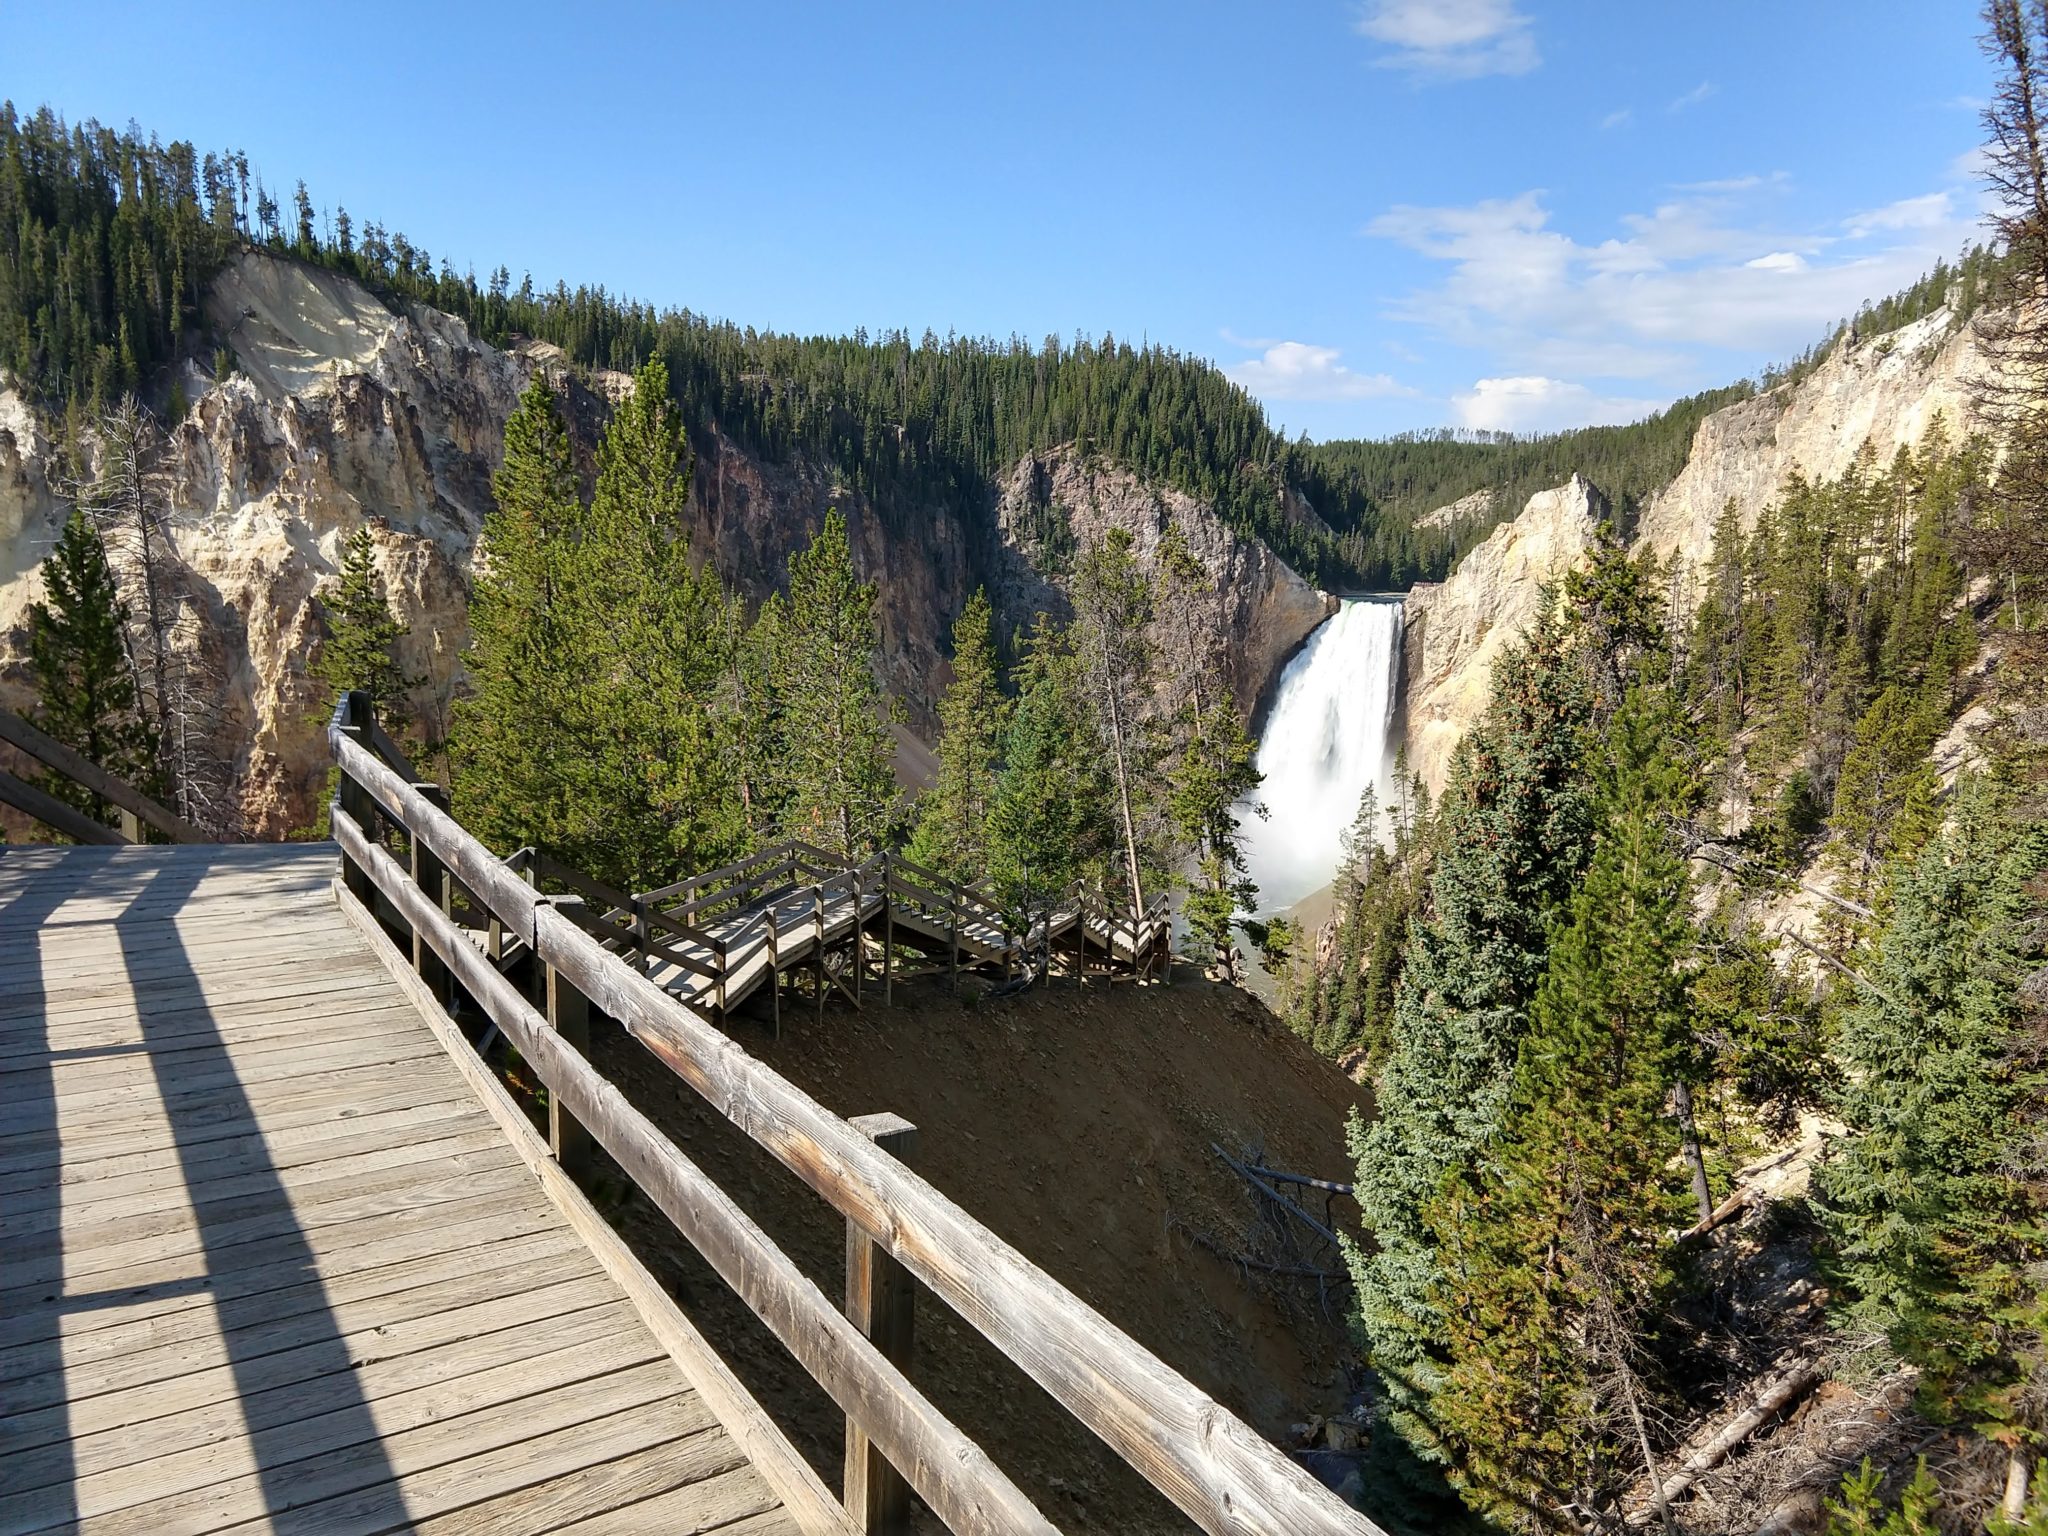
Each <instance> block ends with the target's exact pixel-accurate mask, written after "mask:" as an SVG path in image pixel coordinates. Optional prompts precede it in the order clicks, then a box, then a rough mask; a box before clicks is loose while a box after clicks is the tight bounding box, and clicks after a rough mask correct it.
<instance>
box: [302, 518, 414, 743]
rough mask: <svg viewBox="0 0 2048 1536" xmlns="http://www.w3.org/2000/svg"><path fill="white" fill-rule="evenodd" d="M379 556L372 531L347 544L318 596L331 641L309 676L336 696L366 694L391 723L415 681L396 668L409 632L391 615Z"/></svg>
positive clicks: (351, 538)
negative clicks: (337, 564) (332, 578)
mask: <svg viewBox="0 0 2048 1536" xmlns="http://www.w3.org/2000/svg"><path fill="white" fill-rule="evenodd" d="M375 552H376V544H375V542H374V540H373V539H372V538H371V536H370V530H369V527H368V525H364V526H362V527H359V528H357V529H356V531H355V532H354V533H352V534H350V535H349V537H348V541H347V542H346V543H345V544H343V546H342V551H341V568H340V569H339V570H338V571H337V572H336V573H335V577H334V580H333V581H332V582H331V583H329V584H328V585H327V586H325V587H324V588H322V590H321V593H320V600H321V607H322V608H323V609H324V610H325V616H326V620H327V638H326V640H325V641H324V642H323V643H322V644H321V647H320V654H319V656H318V657H316V658H315V659H314V661H313V664H312V666H311V667H310V668H309V669H308V670H310V671H311V672H312V674H313V676H314V677H316V678H318V679H319V680H320V681H321V682H323V683H325V684H326V685H327V686H328V688H329V689H330V690H332V692H333V693H335V694H337V695H338V694H342V693H347V692H350V691H360V692H363V693H367V694H368V695H369V696H370V698H371V700H372V701H373V702H374V703H375V704H376V705H377V707H378V713H379V714H380V715H381V716H382V717H384V718H385V719H386V720H387V721H389V720H391V719H393V718H394V717H396V718H402V715H401V714H400V711H402V709H403V700H404V697H405V695H406V693H407V692H408V691H409V690H410V689H411V688H412V687H413V686H414V683H415V679H413V678H410V677H408V676H406V674H405V669H404V668H402V667H401V666H400V665H399V664H398V654H397V646H398V643H399V642H400V641H401V640H403V639H404V638H405V636H406V629H405V626H404V625H403V624H401V623H399V622H398V617H397V615H395V614H394V613H392V611H391V604H390V602H389V600H388V599H387V598H386V596H385V591H384V582H383V579H382V578H381V577H380V576H379V575H378V574H377V566H376V553H375Z"/></svg>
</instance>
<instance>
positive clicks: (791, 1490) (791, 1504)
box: [335, 885, 854, 1536]
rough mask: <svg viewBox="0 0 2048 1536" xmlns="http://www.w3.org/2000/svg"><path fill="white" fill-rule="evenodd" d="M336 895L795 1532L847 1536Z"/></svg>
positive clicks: (780, 1442) (779, 1439)
mask: <svg viewBox="0 0 2048 1536" xmlns="http://www.w3.org/2000/svg"><path fill="white" fill-rule="evenodd" d="M335 898H336V899H337V900H338V901H339V902H341V904H342V911H343V912H344V913H345V914H346V915H347V917H348V919H349V921H350V922H351V923H352V924H354V925H355V926H356V928H357V930H358V931H359V932H360V933H361V934H362V936H363V940H364V942H365V943H366V944H367V945H368V946H369V947H370V949H371V950H372V951H373V952H374V953H375V954H376V955H377V956H378V957H379V958H380V959H382V960H383V961H384V963H385V965H386V967H387V968H388V969H389V970H390V972H391V975H392V977H393V978H394V979H395V980H396V982H397V983H398V985H399V988H400V989H401V990H402V991H404V992H406V993H407V995H408V996H409V998H410V999H411V1001H412V1003H413V1005H414V1006H415V1007H416V1008H417V1009H418V1010H419V1013H420V1016H421V1018H423V1019H425V1020H426V1023H427V1027H428V1028H429V1029H431V1030H432V1031H433V1032H434V1034H435V1035H436V1036H437V1037H438V1038H439V1039H440V1040H441V1043H442V1044H443V1045H444V1046H446V1047H447V1049H448V1053H449V1059H450V1060H451V1061H452V1062H453V1063H454V1064H455V1068H456V1070H457V1071H458V1072H459V1073H461V1075H462V1077H463V1078H464V1080H465V1081H466V1082H467V1083H468V1084H469V1086H470V1088H471V1090H472V1091H473V1092H474V1093H475V1095H476V1097H477V1099H478V1101H479V1102H481V1103H482V1104H483V1106H484V1108H485V1110H486V1111H488V1112H489V1114H490V1115H491V1117H492V1118H493V1119H494V1120H496V1121H497V1122H498V1125H499V1127H500V1128H501V1129H502V1130H503V1131H504V1132H505V1135H506V1137H507V1139H508V1140H509V1141H510V1142H511V1144H512V1147H513V1150H514V1151H516V1152H517V1153H518V1154H519V1156H520V1157H521V1158H522V1159H523V1160H524V1161H525V1163H526V1165H527V1167H528V1168H530V1169H531V1170H532V1171H533V1173H534V1174H535V1176H536V1177H537V1178H538V1179H539V1181H540V1185H541V1188H542V1189H543V1190H544V1191H545V1192H546V1194H547V1197H548V1198H549V1199H550V1200H551V1201H552V1202H553V1203H554V1205H555V1207H556V1208H557V1209H558V1210H559V1211H560V1212H561V1214H562V1215H563V1216H564V1217H566V1218H567V1219H568V1222H569V1225H570V1226H571V1227H572V1228H573V1229H574V1230H575V1231H576V1232H577V1233H579V1234H580V1235H581V1236H582V1237H583V1239H584V1241H585V1242H586V1243H587V1244H588V1246H589V1251H590V1253H591V1255H592V1256H593V1257H595V1259H596V1260H597V1262H598V1263H599V1264H600V1265H601V1266H602V1267H603V1268H604V1271H605V1273H606V1274H608V1275H610V1276H611V1277H612V1279H613V1280H614V1281H615V1282H616V1283H617V1284H618V1286H619V1288H620V1289H621V1290H623V1291H624V1292H625V1293H626V1295H627V1297H628V1298H629V1299H630V1300H631V1301H632V1303H633V1305H634V1307H635V1309H636V1310H637V1311H638V1312H639V1314H640V1317H641V1320H642V1321H643V1322H644V1323H645V1324H646V1326H647V1328H648V1331H649V1332H650V1333H652V1334H653V1335H654V1337H655V1339H656V1340H657V1341H658V1342H659V1343H660V1344H661V1346H662V1347H663V1348H664V1349H666V1350H667V1351H668V1353H669V1357H670V1358H671V1359H672V1360H674V1361H675V1363H676V1364H677V1365H678V1366H679V1367H680V1368H681V1370H682V1373H683V1376H684V1378H685V1379H686V1380H688V1381H689V1383H690V1384H691V1386H693V1387H694V1388H695V1389H696V1390H697V1392H698V1393H699V1394H701V1395H702V1396H703V1398H704V1400H705V1401H706V1402H707V1403H709V1404H710V1405H711V1407H712V1409H713V1411H715V1412H716V1413H717V1415H718V1417H719V1420H720V1422H721V1423H723V1424H724V1425H725V1426H726V1429H727V1431H728V1433H730V1434H731V1435H732V1436H733V1438H734V1439H735V1440H736V1441H738V1443H739V1444H740V1446H741V1447H742V1448H743V1449H744V1450H745V1451H746V1452H747V1455H748V1456H749V1458H751V1460H752V1462H753V1465H754V1466H755V1467H756V1468H758V1469H759V1471H760V1472H761V1474H762V1476H763V1477H764V1478H766V1479H767V1481H768V1482H769V1484H770V1485H771V1486H772V1487H773V1488H774V1489H775V1491H776V1492H777V1494H779V1495H780V1496H781V1498H782V1500H783V1503H784V1504H785V1505H786V1506H787V1508H788V1510H789V1512H790V1513H791V1514H792V1515H793V1516H794V1517H795V1519H796V1522H797V1524H798V1526H799V1527H800V1528H801V1530H802V1531H803V1532H804V1536H854V1533H853V1532H852V1528H851V1526H850V1525H849V1524H848V1522H847V1519H846V1515H845V1512H844V1511H843V1510H842V1509H841V1508H840V1507H839V1504H838V1502H837V1501H836V1500H834V1499H833V1498H832V1496H831V1494H830V1493H829V1492H827V1490H826V1488H825V1485H824V1483H823V1482H822V1481H820V1480H819V1478H818V1475H817V1473H815V1472H814V1471H812V1470H811V1467H810V1465H809V1463H807V1462H806V1461H805V1460H804V1459H803V1457H802V1455H800V1454H799V1453H798V1451H797V1450H796V1448H795V1447H794V1446H792V1445H791V1444H790V1443H789V1441H788V1439H787V1438H786V1437H785V1436H784V1435H783V1433H782V1431H781V1430H780V1429H778V1428H777V1427H776V1426H775V1424H774V1422H773V1421H772V1420H770V1419H769V1417H768V1415H767V1414H766V1413H765V1412H763V1411H762V1409H761V1406H760V1404H759V1403H757V1402H756V1401H755V1400H754V1397H753V1394H752V1393H750V1392H749V1391H748V1390H747V1389H746V1387H745V1386H744V1385H743V1384H742V1383H741V1382H740V1379H739V1378H738V1377H737V1376H735V1375H734V1374H733V1372H732V1369H731V1367H729V1366H728V1365H727V1364H726V1363H725V1361H724V1360H723V1359H722V1358H720V1356H719V1354H718V1352H717V1351H716V1350H714V1349H712V1348H711V1346H710V1344H709V1343H708V1342H707V1341H706V1340H705V1339H704V1336H703V1335H702V1334H701V1333H699V1332H698V1331H697V1328H696V1325H695V1324H693V1323H692V1322H691V1321H690V1320H689V1319H688V1318H687V1317H685V1316H684V1315H683V1313H682V1311H681V1310H680V1309H679V1308H678V1307H677V1306H676V1304H675V1302H674V1300H673V1299H672V1298H671V1297H670V1296H669V1295H668V1293H667V1292H666V1291H665V1290H663V1289H662V1288H661V1286H660V1285H659V1284H658V1283H657V1282H656V1281H655V1279H654V1277H653V1276H652V1275H650V1274H648V1273H647V1270H646V1269H645V1267H644V1266H643V1265H642V1264H641V1263H640V1261H639V1259H638V1258H636V1257H635V1256H634V1254H633V1252H632V1250H631V1249H630V1248H628V1247H627V1246H626V1244H625V1242H624V1240H623V1239H621V1238H620V1237H619V1235H618V1233H616V1232H615V1231H613V1230H612V1228H611V1226H610V1224H609V1223H607V1222H606V1221H605V1220H604V1218H603V1217H602V1216H601V1215H599V1214H598V1211H597V1209H596V1207H594V1206H593V1205H591V1203H590V1202H589V1200H588V1199H586V1198H585V1197H584V1195H583V1193H582V1191H581V1190H579V1189H578V1188H577V1187H576V1185H575V1184H574V1183H573V1182H572V1181H571V1180H570V1179H569V1177H568V1176H567V1175H566V1174H565V1173H564V1172H563V1171H562V1169H561V1167H560V1166H559V1165H558V1164H557V1163H556V1162H555V1161H554V1160H553V1156H552V1153H551V1150H550V1148H548V1147H547V1146H546V1145H544V1144H543V1143H542V1142H541V1140H540V1138H539V1137H538V1136H537V1135H536V1134H535V1132H534V1129H533V1127H532V1125H531V1124H530V1123H529V1122H528V1121H527V1119H526V1115H525V1112H524V1111H523V1110H522V1109H520V1107H519V1106H518V1105H517V1104H515V1103H514V1102H513V1100H512V1097H511V1095H510V1094H508V1093H507V1092H506V1091H505V1088H504V1085H503V1084H502V1083H500V1082H499V1081H498V1079H497V1078H496V1077H495V1076H493V1075H492V1073H491V1072H490V1070H489V1069H488V1068H487V1067H486V1066H485V1065H484V1064H483V1063H482V1062H481V1061H480V1060H479V1059H478V1058H477V1057H476V1055H475V1054H474V1052H472V1051H470V1050H469V1048H468V1042H467V1041H465V1040H464V1039H463V1038H462V1036H461V1035H460V1034H459V1033H458V1032H457V1031H456V1030H455V1028H454V1026H453V1025H452V1024H451V1023H450V1022H449V1021H448V1020H447V1019H446V1018H444V1017H442V1015H441V1014H440V1011H439V1010H438V1008H436V1007H435V1006H434V1000H433V998H431V997H429V996H427V995H426V993H425V991H424V989H423V988H421V987H420V985H419V982H418V979H417V977H414V976H411V975H409V974H408V973H407V972H406V970H405V968H404V967H403V965H402V964H401V963H400V961H399V957H398V954H397V951H396V950H394V949H393V948H392V947H391V944H390V941H389V940H388V939H387V938H386V937H385V936H384V933H383V931H382V930H381V929H380V928H378V927H377V925H376V923H375V922H374V921H373V920H372V919H371V918H370V915H369V913H368V912H367V910H366V909H364V908H363V906H362V905H361V904H360V903H357V902H356V901H354V900H353V898H351V897H349V896H348V894H347V892H346V888H345V887H342V886H339V885H337V887H336V889H335Z"/></svg>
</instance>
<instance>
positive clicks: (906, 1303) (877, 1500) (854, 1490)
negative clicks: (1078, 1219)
mask: <svg viewBox="0 0 2048 1536" xmlns="http://www.w3.org/2000/svg"><path fill="white" fill-rule="evenodd" d="M853 1125H854V1126H855V1128H856V1129H858V1130H859V1131H860V1133H861V1134H862V1135H864V1136H866V1137H867V1138H868V1139H869V1140H870V1141H872V1142H873V1143H874V1144H875V1145H876V1146H878V1147H880V1148H881V1149H882V1150H883V1151H885V1152H887V1153H888V1154H889V1155H890V1156H891V1157H895V1158H899V1159H901V1160H903V1161H906V1162H907V1161H908V1160H909V1159H910V1158H912V1157H913V1156H915V1155H916V1152H917V1127H916V1126H914V1125H912V1124H911V1123H910V1122H909V1121H908V1120H905V1119H904V1118H903V1117H902V1116H901V1115H893V1114H879V1115H862V1116H860V1117H859V1118H857V1119H855V1120H854V1121H853ZM915 1296H916V1287H915V1285H914V1283H913V1282H912V1280H911V1278H910V1271H908V1270H906V1269H905V1268H904V1267H903V1266H902V1265H901V1264H898V1263H897V1262H896V1261H895V1260H894V1259H892V1258H891V1257H889V1255H888V1254H887V1253H886V1252H884V1251H883V1250H882V1248H881V1246H880V1245H879V1244H877V1243H876V1242H875V1240H874V1239H873V1238H871V1237H869V1236H868V1235H867V1233H865V1232H863V1231H861V1229H860V1228H859V1227H857V1226H855V1225H854V1224H853V1223H852V1222H848V1223H847V1225H846V1316H847V1320H848V1321H849V1322H851V1323H852V1324H853V1326H854V1327H856V1328H858V1329H859V1330H860V1331H861V1333H862V1334H864V1335H865V1336H866V1337H867V1339H868V1342H869V1343H871V1344H873V1345H874V1346H875V1348H876V1349H878V1350H880V1351H881V1352H882V1355H883V1358H885V1359H887V1360H888V1361H890V1362H891V1363H892V1364H893V1365H895V1366H896V1368H897V1369H898V1370H900V1371H902V1372H903V1373H904V1374H905V1375H906V1376H907V1375H908V1374H909V1373H910V1363H911V1353H912V1348H913V1342H914V1338H915V1330H914V1326H913V1324H914V1314H913V1302H914V1299H915ZM844 1481H845V1496H844V1502H845V1504H846V1512H847V1513H848V1514H849V1515H851V1516H852V1517H853V1523H854V1524H855V1525H856V1526H857V1527H859V1529H860V1530H861V1531H862V1532H863V1533H864V1536H910V1510H911V1497H910V1483H909V1481H908V1479H906V1478H905V1477H904V1476H903V1474H902V1473H901V1472H899V1471H897V1470H896V1468H894V1467H892V1466H890V1465H889V1462H888V1460H887V1458H885V1457H884V1456H883V1454H882V1452H881V1449H880V1448H879V1447H878V1446H876V1445H875V1443H874V1442H873V1441H872V1440H870V1439H869V1438H868V1434H867V1431H866V1430H864V1429H862V1428H861V1427H860V1425H859V1424H858V1423H857V1422H855V1420H854V1419H853V1418H852V1417H851V1416H849V1417H848V1418H847V1421H846V1456H845V1480H844Z"/></svg>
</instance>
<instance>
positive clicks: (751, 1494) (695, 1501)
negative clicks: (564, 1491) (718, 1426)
mask: <svg viewBox="0 0 2048 1536" xmlns="http://www.w3.org/2000/svg"><path fill="white" fill-rule="evenodd" d="M772 1498H773V1495H772V1494H771V1493H770V1492H769V1490H768V1488H767V1486H766V1484H764V1483H763V1482H762V1481H761V1479H760V1477H759V1476H758V1475H757V1474H756V1473H755V1472H754V1471H753V1469H752V1468H747V1467H742V1468H740V1469H738V1470H736V1471H732V1472H726V1473H723V1474H721V1475H720V1476H717V1477H714V1478H709V1479H707V1480H705V1481H704V1482H700V1483H691V1484H689V1485H688V1486H687V1487H682V1488H676V1489H672V1490H671V1491H670V1492H668V1493H664V1494H657V1495H655V1496H654V1497H653V1498H651V1499H647V1500H645V1501H643V1502H641V1503H638V1504H625V1503H621V1504H619V1505H616V1506H614V1507H613V1508H611V1509H608V1510H604V1511H601V1512H598V1513H595V1514H592V1515H589V1516H587V1517H586V1518H584V1519H581V1520H576V1521H573V1522H572V1523H570V1524H568V1525H560V1526H556V1527H555V1528H554V1530H553V1531H552V1533H551V1536H646V1533H648V1532H650V1531H659V1532H661V1533H662V1536H700V1533H704V1532H710V1531H716V1532H717V1533H718V1536H802V1528H801V1527H799V1526H798V1525H797V1523H796V1521H795V1519H794V1518H793V1517H792V1516H791V1515H790V1513H789V1512H788V1511H787V1510H784V1509H777V1508H775V1507H774V1506H773V1504H772V1503H768V1504H764V1503H762V1500H764V1499H770V1500H772ZM552 1512H553V1511H551V1513H552ZM419 1536H451V1533H450V1532H449V1531H447V1530H444V1528H443V1526H442V1525H441V1523H440V1522H438V1521H430V1522H428V1523H427V1524H425V1525H423V1526H421V1527H420V1528H419ZM463 1536H467V1533H466V1532H464V1533H463Z"/></svg>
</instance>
